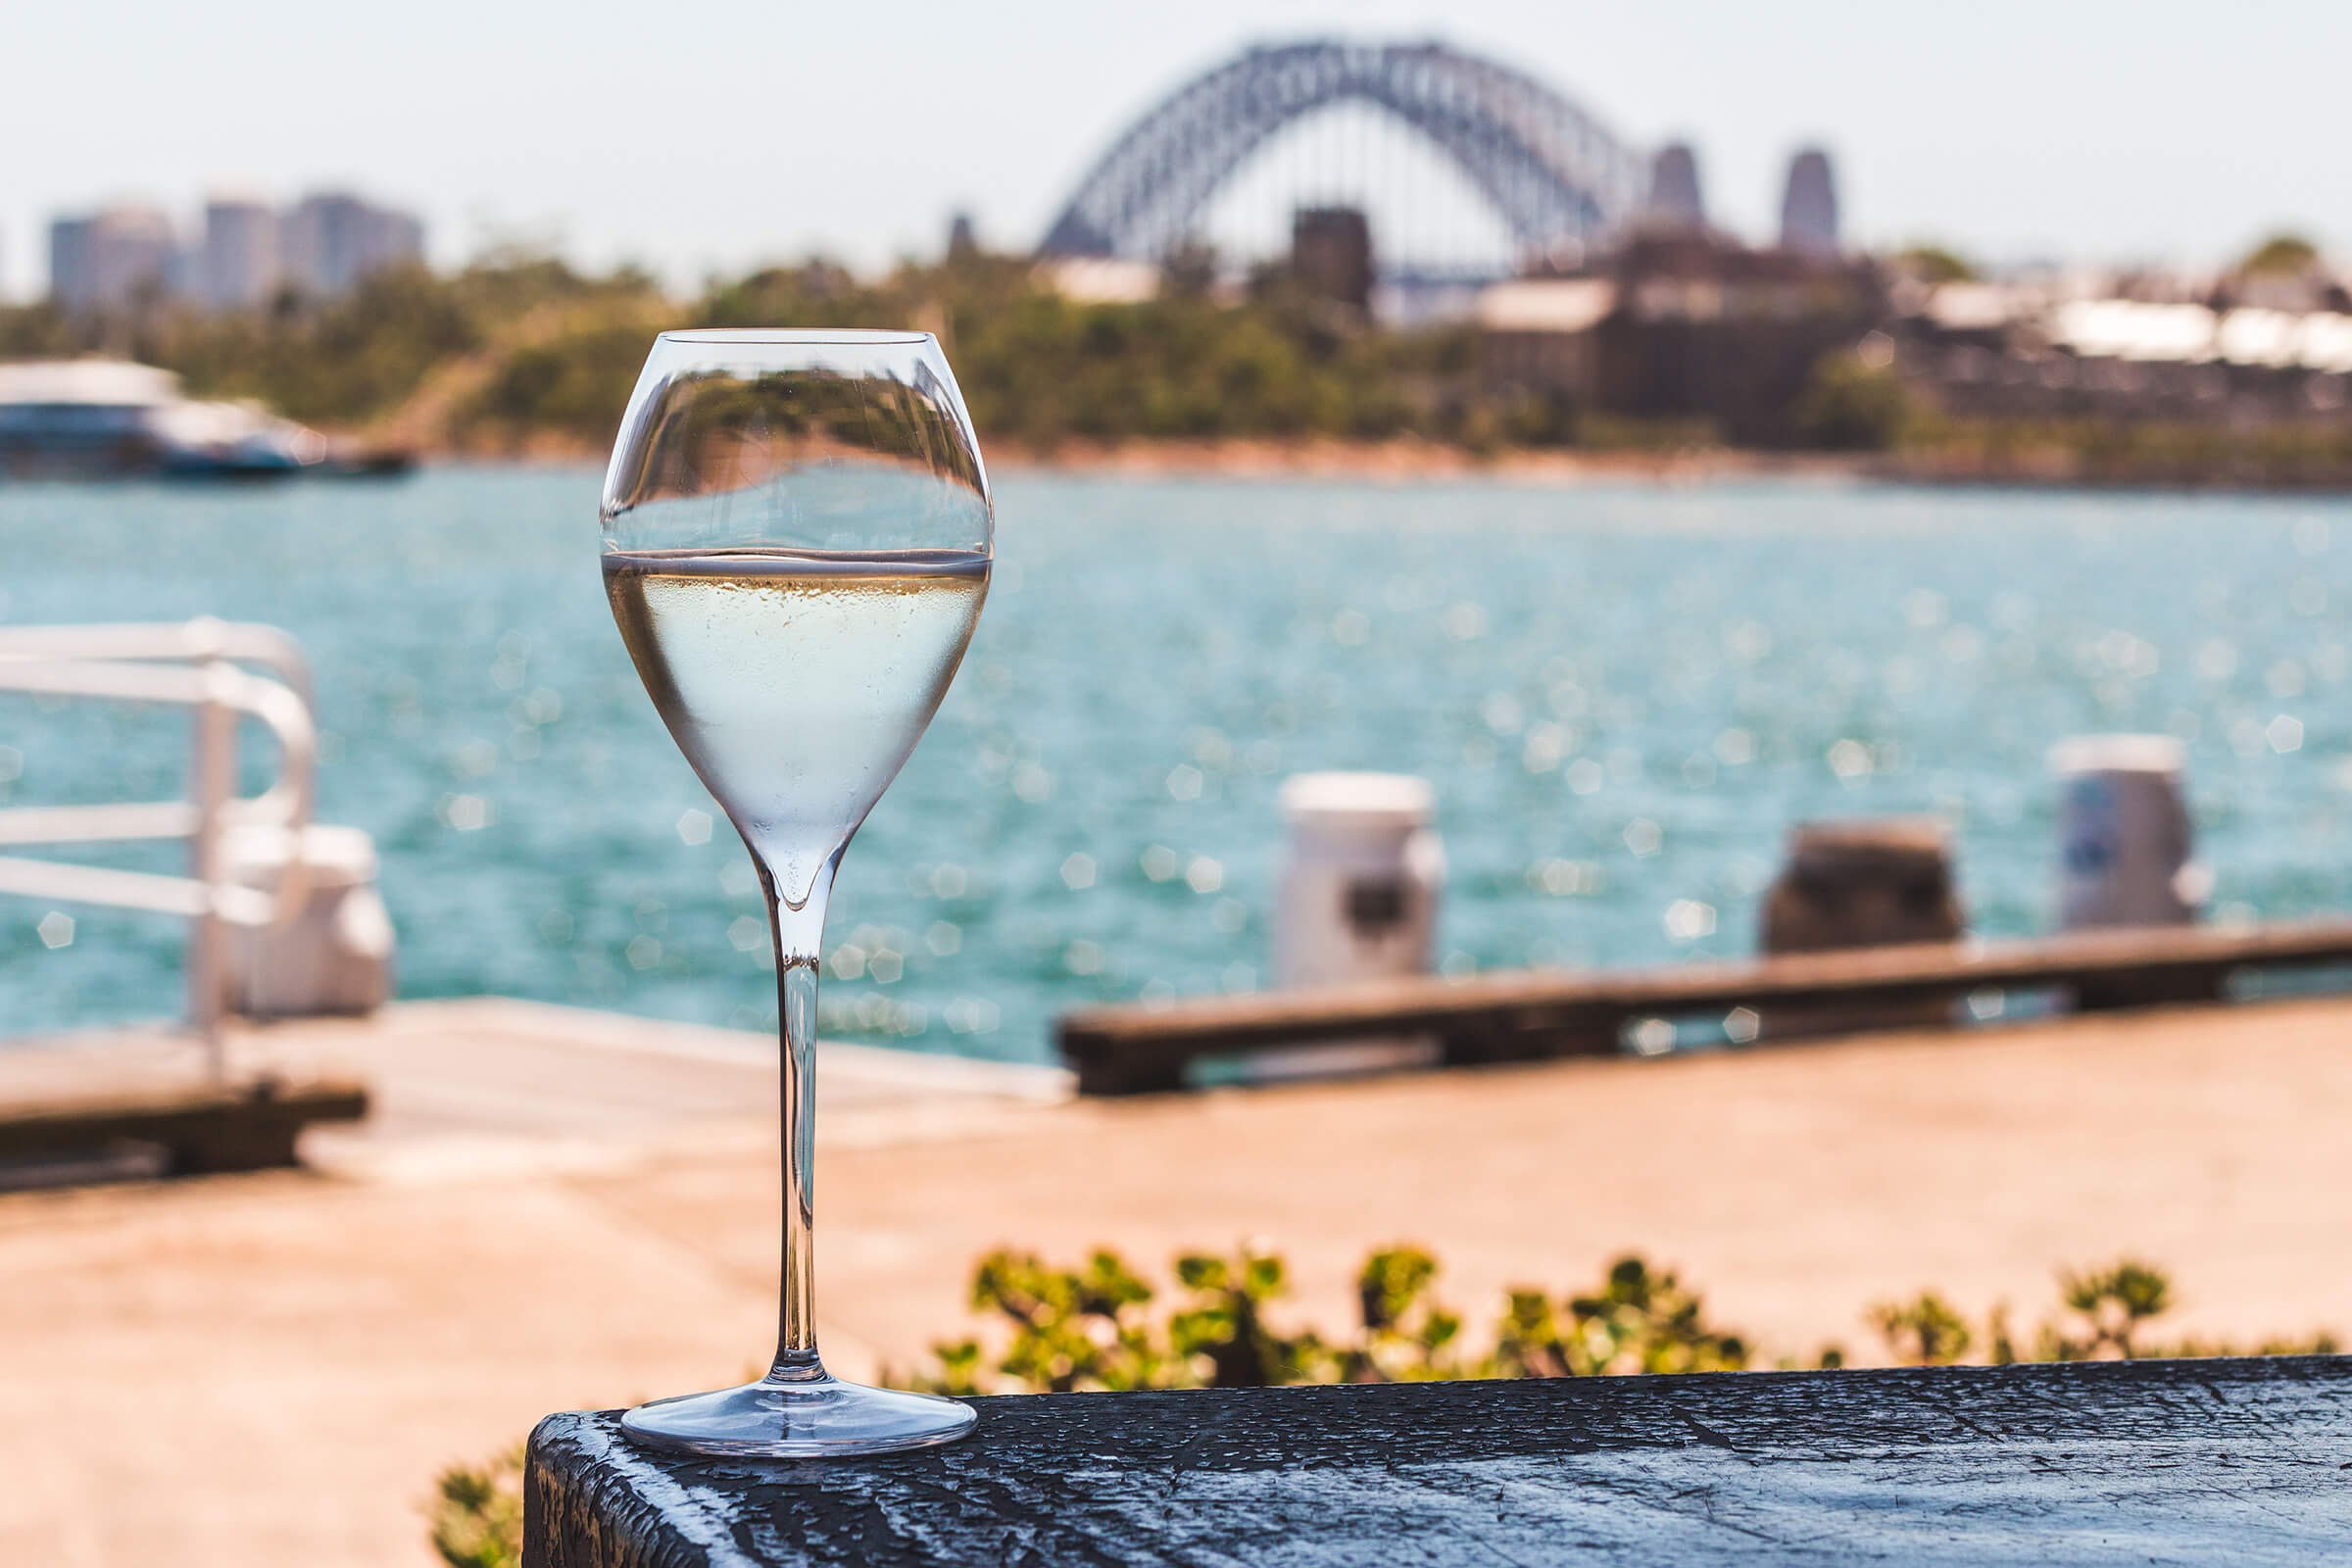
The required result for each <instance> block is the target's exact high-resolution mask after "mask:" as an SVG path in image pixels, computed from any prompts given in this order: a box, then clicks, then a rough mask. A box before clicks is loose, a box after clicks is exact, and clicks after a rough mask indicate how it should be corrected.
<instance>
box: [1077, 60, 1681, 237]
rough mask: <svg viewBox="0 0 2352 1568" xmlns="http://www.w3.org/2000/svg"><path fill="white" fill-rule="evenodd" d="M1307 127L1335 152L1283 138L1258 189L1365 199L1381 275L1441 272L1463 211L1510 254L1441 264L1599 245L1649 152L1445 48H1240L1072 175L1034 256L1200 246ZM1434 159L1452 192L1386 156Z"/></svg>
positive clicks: (1619, 220)
mask: <svg viewBox="0 0 2352 1568" xmlns="http://www.w3.org/2000/svg"><path fill="white" fill-rule="evenodd" d="M1350 116H1352V117H1353V121H1354V123H1353V125H1352V127H1349V126H1348V124H1347V122H1348V118H1349V117H1350ZM1367 121H1370V122H1378V123H1379V124H1378V125H1367V124H1365V122H1367ZM1318 124H1321V125H1323V126H1324V127H1325V128H1326V132H1327V133H1326V135H1325V137H1324V140H1325V141H1326V142H1327V143H1328V142H1330V141H1332V139H1333V134H1334V133H1335V132H1334V127H1338V128H1337V129H1336V134H1337V136H1338V138H1339V142H1340V145H1339V146H1337V147H1336V148H1334V147H1330V146H1326V147H1324V148H1323V149H1321V150H1320V151H1318V150H1317V149H1315V148H1313V147H1312V146H1308V147H1306V148H1305V149H1304V151H1303V153H1301V152H1299V150H1298V149H1297V147H1296V146H1294V151H1293V154H1292V164H1293V166H1294V167H1292V168H1290V169H1283V168H1279V167H1277V168H1275V170H1274V172H1273V188H1272V189H1271V190H1269V191H1268V192H1267V193H1266V194H1267V195H1268V196H1269V197H1271V198H1272V199H1275V200H1279V201H1283V202H1287V203H1289V204H1290V205H1292V206H1308V205H1348V206H1353V207H1357V208H1366V209H1370V210H1372V212H1373V225H1374V246H1375V249H1376V252H1377V253H1378V254H1379V255H1380V256H1381V258H1382V266H1383V270H1384V272H1389V273H1391V274H1394V273H1395V272H1397V271H1398V270H1407V271H1409V270H1414V269H1416V268H1418V269H1422V270H1427V269H1429V268H1431V267H1433V266H1442V265H1443V264H1444V263H1445V262H1446V260H1447V255H1446V253H1447V237H1448V236H1447V233H1446V230H1449V229H1450V230H1454V231H1458V230H1460V229H1462V228H1463V227H1465V226H1476V224H1475V222H1472V221H1466V220H1465V217H1464V212H1465V207H1466V206H1467V207H1469V208H1474V209H1476V210H1477V213H1478V215H1479V216H1480V217H1483V218H1484V219H1485V220H1486V226H1487V227H1488V229H1489V230H1490V231H1491V233H1492V234H1493V236H1494V243H1492V244H1490V246H1489V247H1488V249H1489V251H1490V253H1492V252H1493V251H1495V250H1496V249H1498V248H1503V247H1507V249H1508V251H1509V252H1510V254H1507V255H1495V254H1490V255H1488V256H1486V257H1478V256H1467V257H1464V256H1461V255H1460V254H1459V251H1458V248H1457V249H1456V251H1455V253H1454V255H1453V257H1452V258H1451V260H1452V268H1451V270H1456V271H1459V270H1463V269H1464V268H1465V267H1467V268H1468V269H1469V270H1486V271H1489V272H1496V271H1502V270H1508V269H1509V268H1510V267H1511V266H1512V265H1514V264H1515V263H1518V262H1524V261H1526V260H1528V259H1531V258H1535V257H1544V256H1552V257H1557V256H1560V255H1561V254H1562V253H1563V252H1581V251H1582V250H1584V249H1585V248H1587V247H1590V246H1592V245H1593V244H1595V243H1597V242H1600V241H1603V240H1605V239H1606V238H1607V237H1608V236H1609V235H1610V233H1611V232H1612V231H1613V230H1615V229H1617V228H1618V227H1619V226H1620V225H1622V224H1624V223H1626V222H1627V221H1630V220H1631V219H1633V218H1634V217H1635V216H1636V215H1637V213H1639V212H1640V210H1641V208H1642V201H1643V199H1644V196H1645V193H1646V186H1647V182H1648V163H1647V159H1646V158H1645V157H1644V156H1643V155H1642V154H1641V153H1638V152H1636V151H1635V150H1633V149H1632V148H1629V147H1628V146H1626V145H1625V144H1624V143H1622V142H1621V141H1619V140H1618V139H1617V138H1616V137H1615V136H1613V135H1611V134H1610V133H1609V132H1608V130H1607V129H1605V128H1604V127H1603V126H1601V125H1600V124H1599V123H1597V122H1596V121H1595V120H1593V117H1592V116H1591V115H1589V114H1587V113H1586V112H1585V111H1584V110H1582V109H1580V108H1579V107H1577V105H1575V104H1574V103H1572V102H1570V101H1569V100H1568V99H1567V98H1565V97H1563V96H1561V95H1560V94H1559V93H1558V92H1556V91H1555V90H1553V89H1552V88H1551V87H1549V86H1546V85H1545V84H1544V83H1543V82H1541V81H1538V80H1536V79H1535V78H1534V77H1532V76H1530V75H1527V74H1526V73H1523V72H1519V71H1515V70H1513V69H1511V68H1510V67H1508V66H1504V65H1500V64H1497V63H1496V62H1495V61H1492V60H1486V59H1482V58H1480V57H1478V56H1476V55H1471V54H1465V53H1463V52H1461V51H1459V50H1456V49H1452V48H1449V47H1447V46H1446V45H1444V44H1440V43H1405V44H1361V43H1343V42H1337V41H1330V40H1319V41H1309V42H1301V43H1291V44H1281V45H1273V46H1266V47H1260V48H1254V49H1251V50H1250V51H1248V52H1247V53H1245V54H1243V55H1241V56H1240V57H1239V58H1237V59H1234V60H1231V61H1229V62H1227V63H1226V64H1224V65H1222V66H1219V67H1217V68H1216V69H1214V70H1212V71H1209V72H1207V73H1204V74H1202V75H1200V76H1197V77H1195V78H1194V79H1193V80H1191V81H1188V82H1186V83H1185V84H1184V85H1183V86H1181V87H1179V88H1177V89H1176V90H1175V91H1174V92H1172V93H1170V94H1169V95H1168V96H1167V97H1165V98H1164V99H1162V100H1160V101H1159V102H1158V103H1156V104H1154V105H1152V107H1151V108H1150V109H1149V110H1147V111H1146V112H1145V113H1144V115H1143V116H1142V117H1141V118H1140V119H1138V120H1136V121H1135V122H1134V123H1132V124H1131V125H1129V126H1128V127H1127V128H1126V129H1125V130H1124V131H1122V132H1121V133H1120V134H1119V135H1118V137H1117V138H1116V139H1115V140H1114V141H1113V142H1112V143H1111V145H1110V147H1109V149H1108V151H1106V152H1104V153H1103V156H1102V157H1101V158H1100V159H1099V160H1098V161H1097V162H1096V163H1095V165H1094V167H1093V168H1092V169H1091V170H1090V171H1089V172H1087V174H1086V176H1085V177H1084V178H1083V179H1082V180H1081V181H1080V182H1079V185H1078V188H1077V190H1076V191H1075V192H1074V193H1073V194H1072V195H1071V196H1070V198H1069V200H1068V202H1067V204H1066V205H1065V206H1064V207H1063V208H1062V210H1061V213H1060V215H1059V216H1058V217H1057V218H1056V219H1055V220H1054V224H1053V226H1052V228H1051V229H1050V230H1049V231H1048V233H1047V235H1046V237H1045V241H1044V243H1043V244H1042V246H1041V247H1040V249H1041V251H1042V252H1043V253H1044V254H1046V255H1048V256H1065V257H1078V256H1093V257H1125V258H1132V259H1136V260H1155V259H1158V258H1161V257H1163V256H1165V255H1167V254H1168V253H1170V252H1171V251H1173V250H1174V249H1176V248H1177V247H1179V246H1181V245H1183V244H1186V243H1188V242H1191V241H1197V240H1206V239H1211V238H1213V237H1214V236H1213V235H1212V234H1211V233H1209V232H1208V227H1209V221H1210V220H1211V219H1212V218H1213V217H1215V216H1216V211H1215V210H1216V209H1217V208H1218V207H1219V205H1220V202H1221V199H1229V198H1230V197H1231V196H1232V194H1233V193H1235V192H1236V191H1237V190H1239V189H1241V188H1244V187H1247V186H1248V185H1250V183H1251V172H1252V170H1253V169H1255V170H1257V171H1260V172H1263V171H1265V170H1266V169H1267V168H1268V166H1270V165H1274V166H1279V165H1280V164H1281V162H1282V160H1283V158H1284V153H1283V147H1284V144H1285V143H1286V142H1287V143H1292V144H1298V143H1300V142H1302V141H1311V136H1312V131H1313V129H1314V127H1315V126H1317V125H1318ZM1399 129H1401V130H1402V131H1403V132H1404V133H1405V134H1404V135H1402V136H1401V137H1400V136H1398V135H1397V131H1398V130H1399ZM1383 131H1385V132H1386V133H1387V134H1386V135H1385V136H1384V135H1383V134H1382V133H1381V132H1383ZM1415 144H1417V145H1415ZM1431 154H1434V155H1435V159H1434V163H1435V164H1436V165H1437V166H1439V167H1440V168H1441V169H1442V171H1443V172H1444V173H1446V175H1449V176H1450V181H1451V183H1452V184H1453V185H1454V186H1455V187H1456V188H1455V189H1454V190H1453V191H1450V192H1448V191H1445V190H1443V189H1437V190H1433V189H1432V188H1431V181H1430V180H1429V179H1428V178H1427V177H1426V176H1424V177H1423V178H1422V179H1421V180H1420V181H1419V182H1417V183H1416V182H1415V181H1414V180H1413V179H1411V178H1408V177H1404V176H1403V175H1402V174H1400V173H1399V172H1398V171H1397V168H1396V167H1395V166H1397V165H1398V164H1400V163H1405V162H1410V161H1412V160H1413V159H1414V158H1415V157H1416V156H1417V157H1418V158H1419V160H1420V161H1421V162H1422V163H1423V164H1429V163H1431V162H1432V161H1433V160H1432V159H1431V158H1430V155H1431ZM1445 182H1446V181H1443V180H1441V181H1439V182H1438V183H1440V184H1443V183H1445ZM1256 183H1257V184H1258V185H1260V186H1264V185H1266V184H1267V181H1266V180H1265V179H1263V178H1260V179H1258V180H1257V181H1256ZM1465 197H1466V198H1467V202H1465Z"/></svg>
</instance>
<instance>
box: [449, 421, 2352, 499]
mask: <svg viewBox="0 0 2352 1568" xmlns="http://www.w3.org/2000/svg"><path fill="white" fill-rule="evenodd" d="M985 451H986V455H987V460H988V464H989V466H990V468H991V469H992V470H994V471H995V472H997V473H998V474H1021V475H1033V474H1053V475H1069V476H1074V477H1083V478H1126V479H1153V480H1175V479H1205V480H1289V479H1298V480H1338V481H1356V482H1362V483H1373V484H1422V483H1430V482H1440V481H1448V480H1455V481H1458V480H1491V481H1496V482H1501V483H1507V484H1520V485H1534V486H1545V487H1559V488H1572V487H1576V486H1580V485H1589V484H1648V485H1661V486H1674V487H1680V486H1686V485H1703V484H1720V483H1727V482H1729V483H1738V482H1742V481H1748V480H1792V481H1810V482H1818V483H1829V484H1853V485H1863V484H1876V485H1890V486H1916V487H1922V488H1928V489H1939V490H1941V489H1976V488H1982V489H1999V490H2051V491H2076V492H2082V491H2094V492H2112V493H2119V494H2130V493H2141V494H2162V495H2217V494H2219V495H2254V496H2264V495H2282V496H2326V495H2345V494H2352V480H2346V481H2337V480H2334V479H2332V478H2331V477H2321V478H2297V477H2279V478H2263V477H2259V476H2254V475H2248V474H2245V473H2242V472H2241V473H2228V472H2220V473H2214V474H2211V475H2207V476H2180V475H2165V474H2129V473H2101V472H2083V471H2080V470H2074V469H2072V466H2070V465H2066V464H2059V463H2052V462H2049V461H2046V459H2045V460H2041V461H2022V462H2018V463H2015V464H2011V465H2006V466H1994V465H1987V464H1984V463H1982V462H1976V463H1954V462H1951V461H1949V460H1948V459H1942V460H1939V459H1938V456H1937V455H1936V454H1935V453H1932V452H1930V453H1919V454H1915V455H1912V456H1910V457H1907V458H1906V457H1905V456H1903V455H1901V454H1888V453H1859V452H1851V453H1849V452H1775V451H1762V450H1757V449H1753V448H1742V447H1691V448H1683V449H1679V450H1674V451H1656V452H1637V451H1590V450H1578V449H1573V448H1556V447H1555V448H1510V449H1504V450H1501V451H1496V452H1491V453H1480V452H1472V451H1469V450H1467V449H1465V448H1462V447H1451V446H1445V445H1441V444H1439V443H1436V442H1428V441H1412V440H1393V441H1340V440H1331V439H1323V438H1314V439H1308V440H1299V441H1289V440H1272V439H1265V438H1258V437H1228V438H1219V439H1216V440H1203V441H1185V440H1169V441H1162V440H1137V441H1123V442H1115V443H1112V442H1096V441H1068V442H1062V443H1060V444H1058V445H1055V446H1053V447H1031V446H1024V445H1021V444H1018V443H1007V442H996V443H989V444H987V445H986V447H985ZM606 456H607V455H606V453H605V451H604V450H603V449H602V448H601V447H594V446H591V445H590V444H588V443H585V442H581V441H576V440H573V439H571V438H569V437H565V436H555V435H550V434H546V433H542V434H540V435H538V436H534V437H533V438H531V439H529V440H527V441H524V442H519V443H515V444H510V445H492V444H488V443H481V444H473V443H453V442H432V443H428V444H425V445H422V446H420V447H418V448H417V457H418V459H419V460H420V461H421V462H422V463H423V464H425V465H427V466H446V465H452V464H474V465H482V466H497V467H515V468H568V467H594V468H602V467H603V466H604V464H605V461H606Z"/></svg>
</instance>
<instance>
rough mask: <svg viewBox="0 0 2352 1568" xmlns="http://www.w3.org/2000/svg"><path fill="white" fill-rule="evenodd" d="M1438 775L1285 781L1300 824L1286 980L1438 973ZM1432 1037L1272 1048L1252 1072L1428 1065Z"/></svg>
mask: <svg viewBox="0 0 2352 1568" xmlns="http://www.w3.org/2000/svg"><path fill="white" fill-rule="evenodd" d="M1436 806H1437V795H1436V792H1435V791H1433V790H1432V789H1431V788H1430V785H1429V781H1428V780H1427V779H1421V778H1412V777H1409V776H1406V775H1403V774H1397V773H1300V774H1298V775H1296V776H1294V777H1293V778H1291V779H1290V780H1289V781H1288V782H1286V783H1285V784H1284V785H1283V787H1282V810H1283V815H1284V816H1285V817H1286V818H1287V819H1288V820H1289V822H1290V828H1291V846H1290V856H1289V858H1288V859H1287V861H1286V862H1285V864H1284V866H1283V871H1282V887H1281V892H1280V895H1279V904H1278V907H1277V908H1276V911H1275V925H1274V974H1275V981H1276V983H1277V984H1278V985H1281V986H1284V987H1286V988H1287V987H1315V986H1341V985H1349V984H1360V983H1363V982H1366V981H1376V980H1394V979H1398V978H1402V977H1406V976H1410V975H1417V974H1426V973H1427V972H1428V971H1429V966H1430V948H1431V944H1432V942H1433V941H1434V940H1435V938H1436V934H1437V924H1438V897H1439V894H1440V893H1441V892H1442V891H1443V890H1444V888H1445V885H1446V852H1445V850H1444V848H1443V847H1442V846H1441V845H1440V843H1439V841H1438V835H1437V832H1436V830H1435V829H1433V828H1432V827H1431V826H1430V818H1431V816H1432V815H1433V814H1434V812H1435V809H1436ZM1435 1055H1436V1047H1435V1045H1434V1043H1433V1042H1431V1041H1428V1040H1425V1039H1384V1040H1365V1041H1358V1042H1354V1043H1353V1044H1351V1045H1348V1046H1318V1047H1314V1048H1311V1049H1301V1050H1299V1051H1295V1052H1294V1051H1264V1052H1259V1053H1257V1054H1255V1055H1254V1056H1253V1057H1252V1058H1251V1064H1250V1072H1251V1076H1253V1077H1257V1078H1271V1077H1288V1076H1294V1075H1297V1074H1300V1073H1305V1072H1315V1073H1329V1072H1363V1071H1371V1070H1375V1069H1381V1068H1390V1067H1402V1066H1417V1065H1425V1064H1427V1063H1428V1062H1430V1061H1431V1060H1433V1059H1435Z"/></svg>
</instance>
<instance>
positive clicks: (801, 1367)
mask: <svg viewBox="0 0 2352 1568" xmlns="http://www.w3.org/2000/svg"><path fill="white" fill-rule="evenodd" d="M752 859H753V862H754V863H755V864H757V865H758V866H759V868H760V889H761V891H763V892H764V893H765V894H766V895H767V913H768V922H769V926H770V929H771V930H772V931H773V932H774V935H775V943H776V1014H777V1023H778V1026H779V1028H780V1031H781V1034H782V1042H781V1044H782V1052H781V1054H782V1057H783V1063H782V1066H783V1072H782V1075H781V1076H782V1079H783V1111H784V1281H783V1305H782V1308H781V1312H780V1321H779V1322H778V1325H777V1330H776V1359H775V1364H774V1365H773V1366H771V1367H770V1368H769V1369H768V1374H767V1378H768V1381H769V1382H771V1383H807V1382H810V1381H813V1380H815V1379H818V1378H822V1377H823V1376H824V1375H825V1369H824V1367H823V1365H822V1364H821V1363H820V1362H819V1361H818V1360H817V1355H816V1255H815V1240H814V1235H815V1224H816V1213H815V1200H816V967H817V963H818V961H819V960H820V959H821V958H822V956H823V952H824V940H825V901H826V900H827V899H828V898H829V897H830V896H831V895H832V892H833V872H834V870H835V868H837V867H838V866H839V865H840V864H841V852H840V851H838V850H837V851H835V852H834V853H833V855H832V856H831V857H830V858H827V859H826V861H825V863H824V865H823V867H822V868H821V869H819V870H818V871H817V873H816V875H815V877H814V878H813V879H811V881H810V883H809V894H808V897H806V898H804V899H803V900H802V901H801V902H800V903H799V904H797V905H796V904H792V903H789V902H787V901H786V900H785V899H784V898H782V897H781V896H779V894H778V892H777V888H776V879H775V877H774V876H773V875H771V874H770V873H769V871H768V868H767V866H766V863H765V862H764V861H761V860H760V857H759V856H757V855H754V856H753V857H752Z"/></svg>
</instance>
